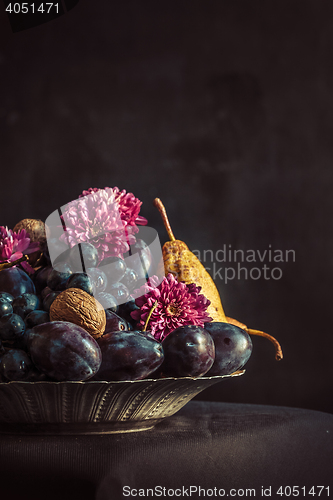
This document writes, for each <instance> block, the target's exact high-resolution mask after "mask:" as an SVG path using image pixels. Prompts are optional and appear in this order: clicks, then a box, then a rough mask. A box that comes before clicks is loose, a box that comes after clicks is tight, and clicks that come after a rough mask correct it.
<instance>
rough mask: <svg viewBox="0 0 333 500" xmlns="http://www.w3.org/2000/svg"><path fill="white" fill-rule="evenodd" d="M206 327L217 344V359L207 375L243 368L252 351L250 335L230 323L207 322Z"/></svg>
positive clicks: (231, 371)
mask: <svg viewBox="0 0 333 500" xmlns="http://www.w3.org/2000/svg"><path fill="white" fill-rule="evenodd" d="M205 329H206V330H207V331H208V332H209V333H210V335H211V336H212V338H213V341H214V344H215V361H214V363H213V365H212V367H211V369H210V370H209V371H208V372H207V373H206V375H207V377H213V376H216V375H230V373H233V372H235V371H237V370H239V369H240V368H243V366H244V365H245V363H247V361H248V360H249V358H250V356H251V353H252V340H251V337H250V335H249V334H248V333H247V332H246V331H245V330H243V329H242V328H239V327H238V326H235V325H231V324H230V323H219V322H212V323H205Z"/></svg>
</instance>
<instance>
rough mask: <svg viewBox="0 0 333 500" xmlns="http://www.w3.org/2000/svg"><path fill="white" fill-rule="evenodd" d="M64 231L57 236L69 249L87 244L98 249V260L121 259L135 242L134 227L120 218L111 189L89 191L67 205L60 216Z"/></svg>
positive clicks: (117, 205) (135, 228)
mask: <svg viewBox="0 0 333 500" xmlns="http://www.w3.org/2000/svg"><path fill="white" fill-rule="evenodd" d="M62 220H63V224H64V227H65V232H64V233H63V234H62V236H61V237H60V240H61V241H65V242H66V243H67V245H68V246H70V247H73V246H74V245H76V244H77V243H82V242H85V241H88V242H90V243H92V244H93V245H94V246H95V248H96V249H97V250H98V254H99V260H100V261H101V260H103V259H104V258H106V257H111V256H116V257H121V258H122V257H123V254H124V253H126V252H127V251H128V250H129V245H132V244H134V243H135V241H136V240H135V236H134V233H135V232H137V231H138V229H137V227H136V226H128V225H127V224H126V222H124V221H123V220H122V219H121V216H120V211H119V204H118V202H117V200H116V196H115V193H114V190H113V189H111V188H106V189H98V190H97V191H95V190H91V192H90V193H88V194H87V195H84V196H83V197H79V199H78V200H75V201H72V202H71V203H68V205H67V207H66V209H65V210H64V211H63V213H62Z"/></svg>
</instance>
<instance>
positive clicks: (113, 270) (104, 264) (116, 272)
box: [98, 257, 126, 285]
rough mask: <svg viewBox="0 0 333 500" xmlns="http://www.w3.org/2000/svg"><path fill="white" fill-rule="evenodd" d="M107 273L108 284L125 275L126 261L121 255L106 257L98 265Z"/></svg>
mask: <svg viewBox="0 0 333 500" xmlns="http://www.w3.org/2000/svg"><path fill="white" fill-rule="evenodd" d="M98 267H99V268H100V269H102V271H103V272H104V273H105V274H106V277H107V280H108V284H109V285H112V284H113V283H117V282H118V281H120V280H121V279H122V278H123V276H124V275H125V271H126V262H125V261H124V260H123V259H121V258H120V257H106V258H105V259H103V260H102V261H101V262H100V263H99V266H98Z"/></svg>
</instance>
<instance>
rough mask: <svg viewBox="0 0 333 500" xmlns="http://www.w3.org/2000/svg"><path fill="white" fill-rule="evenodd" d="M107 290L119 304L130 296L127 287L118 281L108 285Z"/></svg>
mask: <svg viewBox="0 0 333 500" xmlns="http://www.w3.org/2000/svg"><path fill="white" fill-rule="evenodd" d="M107 291H108V292H109V293H111V295H113V296H114V298H115V299H116V301H117V303H118V304H119V305H120V304H124V303H125V302H127V300H128V298H129V296H130V293H129V291H128V289H127V288H126V286H125V285H123V283H120V282H119V283H114V284H113V285H110V286H109V287H108V289H107Z"/></svg>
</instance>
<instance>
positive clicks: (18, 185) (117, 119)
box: [0, 0, 333, 412]
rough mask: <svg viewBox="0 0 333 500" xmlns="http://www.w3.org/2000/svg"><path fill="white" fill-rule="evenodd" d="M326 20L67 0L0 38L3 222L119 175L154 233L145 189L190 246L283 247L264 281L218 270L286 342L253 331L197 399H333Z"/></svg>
mask: <svg viewBox="0 0 333 500" xmlns="http://www.w3.org/2000/svg"><path fill="white" fill-rule="evenodd" d="M332 25H333V4H332V3H331V2H329V1H324V0H321V1H320V2H313V1H312V0H310V1H308V0H302V1H297V0H288V1H286V0H278V1H275V0H273V1H270V2H264V1H261V0H252V1H251V2H248V1H247V0H233V1H220V0H211V1H210V0H208V1H206V2H204V1H203V0H201V1H195V0H193V1H191V2H181V1H179V0H177V1H174V0H169V1H167V2H164V1H159V2H155V1H141V2H136V1H130V0H124V1H122V2H109V1H108V0H100V1H99V2H93V1H88V0H80V2H79V3H78V5H77V6H76V7H75V8H74V9H73V10H71V11H70V12H69V13H67V14H66V15H64V16H62V17H60V18H59V19H57V20H55V21H52V22H49V23H46V24H44V25H41V26H39V27H36V28H33V29H30V30H26V31H22V32H19V33H15V34H9V35H8V37H7V39H6V41H5V43H3V46H2V49H1V51H0V72H1V79H0V96H1V97H0V166H1V167H0V168H1V177H0V179H1V199H0V224H2V225H8V226H9V227H13V226H14V225H15V223H16V222H18V221H19V220H21V219H22V218H26V217H36V218H41V219H45V218H46V217H47V216H48V215H49V214H50V213H51V212H53V211H54V210H55V209H56V208H58V207H59V206H61V205H63V204H65V203H67V202H68V201H71V200H73V199H75V198H77V197H78V195H79V194H80V193H81V191H82V190H83V189H87V188H89V187H105V186H118V187H119V188H122V189H123V188H124V189H126V190H128V191H132V192H133V193H134V194H135V195H136V196H137V197H139V198H140V199H141V200H142V201H143V208H142V215H144V216H146V217H147V218H148V220H149V224H150V225H151V226H153V227H155V228H156V229H157V230H158V231H159V234H160V238H161V241H162V242H164V241H165V239H166V234H165V231H164V229H163V226H162V223H161V221H160V218H159V215H158V213H157V212H156V209H155V208H153V206H152V200H153V199H154V197H156V196H159V197H160V198H162V200H163V201H164V203H165V205H166V207H167V210H168V213H169V218H170V220H171V223H172V226H173V229H174V232H175V235H176V237H178V238H179V239H182V240H184V241H186V242H187V244H188V245H189V247H190V248H191V249H195V250H199V251H200V252H201V253H202V252H203V250H212V251H213V252H216V251H218V250H219V249H223V245H227V247H228V248H229V245H231V248H232V249H243V250H244V251H246V250H249V249H252V250H255V251H257V250H259V251H260V252H263V251H264V250H265V249H268V248H271V249H272V250H275V249H278V250H281V251H282V252H285V251H286V250H290V249H292V250H294V251H295V256H296V258H295V262H293V261H289V262H279V263H274V262H268V260H267V259H266V260H265V262H264V263H265V264H266V265H267V266H268V267H270V268H272V267H276V266H278V267H279V268H281V271H282V273H283V274H282V277H281V279H279V280H274V279H269V280H268V279H264V278H263V276H262V277H261V278H260V279H247V280H246V279H244V277H242V279H234V280H230V281H229V282H227V283H225V280H222V279H220V278H219V277H217V279H216V284H217V286H218V288H219V290H220V293H221V296H222V300H223V304H224V307H225V310H226V313H227V314H228V315H229V316H232V317H235V318H238V319H239V320H241V321H243V322H245V323H246V324H247V325H248V326H250V327H252V328H258V329H262V330H265V331H267V332H268V333H270V334H271V335H274V336H276V337H277V338H278V340H279V341H280V343H281V345H282V347H283V351H284V355H285V358H284V360H283V361H281V362H280V363H278V362H276V361H275V359H274V349H273V347H272V345H271V344H270V343H269V342H268V341H266V340H264V339H260V338H256V337H254V338H253V344H254V352H253V355H252V357H251V359H250V361H249V362H248V364H247V372H246V374H245V375H244V376H243V377H241V378H237V379H234V380H226V381H223V382H221V383H220V384H219V385H216V386H215V387H213V388H211V389H209V390H207V391H205V392H204V393H203V394H202V395H200V398H203V399H211V400H221V401H235V402H243V403H259V404H260V403H263V404H273V405H286V406H294V407H303V408H310V409H317V410H322V411H327V412H333V401H332V397H331V393H332V376H333V369H332V361H331V360H332V351H333V332H332V304H331V303H332V291H331V288H332V286H331V281H332V275H333V257H332V255H333V252H332V251H333V236H332V221H331V219H332V212H333V196H332V190H333V173H332V161H333V141H332V137H333V135H332V133H333V87H332V85H333V63H332V61H333V57H332V56H333V29H332ZM8 26H9V25H8V23H7V32H8V33H9V31H8ZM269 245H271V247H269ZM216 264H217V265H218V268H219V267H221V266H227V267H235V266H236V264H235V263H230V262H229V263H228V262H227V263H224V264H223V263H220V264H219V263H218V262H217V263H216ZM206 265H212V264H211V263H210V262H208V263H207V264H206ZM262 266H263V263H260V262H257V263H248V264H247V267H248V269H249V270H250V269H251V267H259V268H261V267H262Z"/></svg>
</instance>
